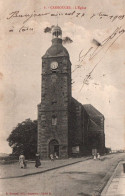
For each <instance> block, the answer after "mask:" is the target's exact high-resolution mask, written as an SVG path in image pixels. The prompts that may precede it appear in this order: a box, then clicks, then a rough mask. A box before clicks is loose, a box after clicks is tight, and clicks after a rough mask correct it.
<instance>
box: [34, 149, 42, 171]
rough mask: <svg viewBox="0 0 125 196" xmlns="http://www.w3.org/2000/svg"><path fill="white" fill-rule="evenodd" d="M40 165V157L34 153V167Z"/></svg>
mask: <svg viewBox="0 0 125 196" xmlns="http://www.w3.org/2000/svg"><path fill="white" fill-rule="evenodd" d="M40 165H41V162H40V155H39V154H38V153H36V162H35V167H36V168H38V167H39V166H40Z"/></svg>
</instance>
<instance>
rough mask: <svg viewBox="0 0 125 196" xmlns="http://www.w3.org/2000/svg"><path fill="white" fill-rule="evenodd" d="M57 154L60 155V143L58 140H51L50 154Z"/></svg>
mask: <svg viewBox="0 0 125 196" xmlns="http://www.w3.org/2000/svg"><path fill="white" fill-rule="evenodd" d="M55 153H56V155H57V156H58V157H59V143H58V141H57V140H55V139H53V140H51V141H50V142H49V156H50V154H53V155H55Z"/></svg>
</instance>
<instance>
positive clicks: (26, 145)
mask: <svg viewBox="0 0 125 196" xmlns="http://www.w3.org/2000/svg"><path fill="white" fill-rule="evenodd" d="M7 141H8V142H9V146H10V147H11V148H12V149H13V150H12V155H15V156H19V155H20V153H22V152H23V153H24V155H25V157H26V158H27V159H29V158H34V157H35V153H36V151H37V120H34V121H32V120H30V119H26V120H25V121H23V122H22V123H19V124H18V125H17V126H16V127H15V128H14V129H13V130H12V132H11V134H10V135H9V137H8V138H7Z"/></svg>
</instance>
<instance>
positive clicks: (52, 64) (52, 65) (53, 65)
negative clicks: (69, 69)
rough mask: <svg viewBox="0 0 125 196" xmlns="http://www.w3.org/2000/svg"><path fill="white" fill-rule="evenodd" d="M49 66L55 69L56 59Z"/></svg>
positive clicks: (56, 65)
mask: <svg viewBox="0 0 125 196" xmlns="http://www.w3.org/2000/svg"><path fill="white" fill-rule="evenodd" d="M50 66H51V69H57V67H58V63H57V62H56V61H53V62H52V63H51V65H50Z"/></svg>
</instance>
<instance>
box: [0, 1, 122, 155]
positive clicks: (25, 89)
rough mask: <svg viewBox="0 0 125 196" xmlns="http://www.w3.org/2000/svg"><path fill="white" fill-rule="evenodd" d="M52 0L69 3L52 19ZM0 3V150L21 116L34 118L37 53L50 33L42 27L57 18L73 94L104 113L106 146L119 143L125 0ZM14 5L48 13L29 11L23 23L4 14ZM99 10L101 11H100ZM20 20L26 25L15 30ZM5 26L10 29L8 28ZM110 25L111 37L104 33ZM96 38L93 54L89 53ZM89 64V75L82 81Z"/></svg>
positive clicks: (38, 87) (24, 10)
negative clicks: (87, 78)
mask: <svg viewBox="0 0 125 196" xmlns="http://www.w3.org/2000/svg"><path fill="white" fill-rule="evenodd" d="M54 5H60V6H61V5H63V6H71V9H70V10H65V9H64V10H62V9H60V10H58V14H59V13H60V16H59V17H58V19H57V17H55V16H50V14H52V13H57V10H56V9H50V8H49V7H50V6H54ZM74 5H76V6H83V7H86V9H83V10H75V14H73V15H68V16H66V15H65V13H73V11H74ZM44 6H46V8H47V9H44ZM0 9H1V11H0V13H1V16H0V23H1V27H2V31H1V33H0V44H1V46H0V62H1V63H0V107H1V109H0V118H1V123H0V140H1V143H0V152H11V149H10V147H9V146H8V143H7V142H6V138H7V137H8V136H9V134H10V132H11V131H12V129H13V127H15V126H16V125H17V124H18V123H20V122H22V121H24V120H25V119H27V118H31V119H32V120H34V119H37V104H39V103H40V99H41V92H40V90H41V57H42V56H43V55H44V54H45V52H46V50H47V49H48V48H49V47H50V46H51V38H52V37H51V34H50V33H44V28H45V27H47V26H48V27H50V26H52V25H56V24H57V20H58V25H59V26H60V27H61V28H62V31H63V37H66V36H69V37H70V38H71V39H72V40H73V43H71V44H66V45H65V47H66V48H67V50H68V51H69V54H70V60H71V63H72V71H73V73H72V79H73V82H74V83H73V86H72V95H73V97H74V98H76V99H77V100H78V101H80V102H81V103H82V104H92V105H93V106H94V107H95V108H97V109H98V110H99V111H100V112H101V113H102V114H104V116H105V134H106V146H107V147H111V148H112V149H119V148H125V90H124V88H125V33H122V32H123V29H125V25H124V24H125V17H124V16H123V15H124V14H125V1H124V0H119V1H116V0H77V1H74V0H67V1H66V0H65V1H63V2H62V1H61V0H55V1H54V0H53V1H52V0H47V1H45V0H27V1H25V0H21V1H19V0H8V1H6V2H5V1H4V0H1V1H0ZM15 11H19V14H31V13H34V11H35V13H49V14H48V15H46V16H41V17H35V18H34V17H31V18H30V19H29V20H28V21H27V22H26V23H23V22H24V21H25V19H26V18H25V17H18V18H17V17H15V18H10V19H7V18H9V17H10V16H11V15H10V14H11V13H12V12H15ZM100 12H101V13H102V14H106V16H102V17H101V15H99V13H100ZM77 13H80V14H79V16H78V17H76V16H77ZM83 13H84V16H83V17H81V16H82V14H83ZM93 14H95V15H94V16H93ZM92 16H93V17H92ZM91 17H92V18H91ZM24 26H25V27H28V28H31V30H27V31H25V32H22V31H20V32H19V30H20V28H21V27H24ZM32 28H33V30H32ZM117 28H119V29H117ZM10 29H12V30H13V32H9V30H10ZM116 29H117V32H116V34H115V35H114V37H110V39H109V36H111V35H112V33H113V32H114V31H115V30H116ZM111 38H112V39H111ZM106 39H107V40H108V42H105V41H106ZM93 40H94V41H93ZM104 40H105V41H104ZM104 42H105V45H103V43H104ZM99 43H100V46H99V48H98V50H97V51H96V52H97V54H96V55H95V56H94V57H93V58H92V59H89V57H90V54H92V52H93V51H94V50H95V49H96V48H97V45H99ZM102 45H103V46H102ZM90 48H91V53H88V55H86V56H85V58H84V59H83V61H82V62H81V63H80V62H79V55H80V56H84V55H85V54H86V53H87V51H88V50H89V49H90ZM99 50H100V51H99ZM77 65H81V66H80V67H79V68H78V66H77ZM95 65H97V66H96V67H95ZM94 67H95V69H94V71H93V72H92V74H91V78H90V79H89V80H88V81H86V82H85V78H86V76H87V75H88V74H89V73H90V72H91V71H92V70H93V68H94ZM74 70H75V71H74ZM83 81H84V84H83Z"/></svg>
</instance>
